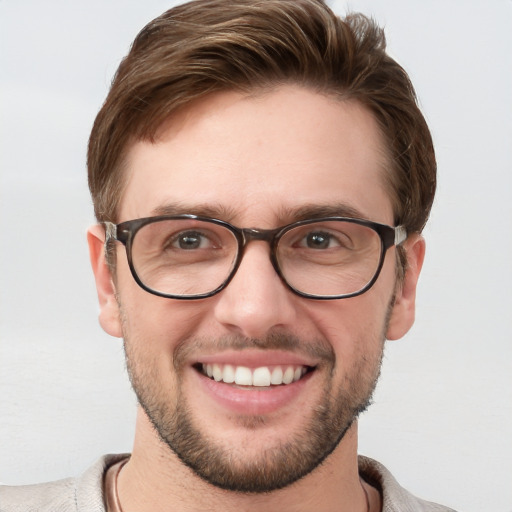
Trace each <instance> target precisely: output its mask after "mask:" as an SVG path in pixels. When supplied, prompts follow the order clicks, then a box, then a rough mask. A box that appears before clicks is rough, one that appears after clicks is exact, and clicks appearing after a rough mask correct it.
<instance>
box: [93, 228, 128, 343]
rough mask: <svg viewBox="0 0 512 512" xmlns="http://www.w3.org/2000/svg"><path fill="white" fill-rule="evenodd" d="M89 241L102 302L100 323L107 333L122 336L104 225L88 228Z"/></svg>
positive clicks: (99, 296)
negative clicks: (106, 254) (107, 258)
mask: <svg viewBox="0 0 512 512" xmlns="http://www.w3.org/2000/svg"><path fill="white" fill-rule="evenodd" d="M87 243H88V244H89V258H90V259H91V265H92V271H93V272H94V278H95V280H96V291H97V292H98V300H99V303H100V315H99V320H100V325H101V327H102V328H103V330H104V331H105V332H106V333H107V334H110V335H111V336H115V337H117V338H121V337H122V328H121V316H120V312H119V305H118V303H117V299H116V291H115V287H114V282H113V280H112V275H111V273H110V269H109V267H108V265H107V262H106V259H105V248H104V246H105V231H104V229H103V227H102V226H100V225H99V224H95V225H94V226H91V227H90V228H89V229H88V230H87Z"/></svg>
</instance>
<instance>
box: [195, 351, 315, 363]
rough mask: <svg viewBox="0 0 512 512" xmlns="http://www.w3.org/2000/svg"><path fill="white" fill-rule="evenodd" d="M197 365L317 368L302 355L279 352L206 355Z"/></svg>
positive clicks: (224, 352)
mask: <svg viewBox="0 0 512 512" xmlns="http://www.w3.org/2000/svg"><path fill="white" fill-rule="evenodd" d="M195 363H196V364H197V363H203V364H219V365H220V364H230V365H232V366H246V367H248V368H259V367H262V366H279V365H281V366H285V365H289V366H292V365H293V366H310V367H311V366H316V365H317V364H318V361H314V360H312V359H311V358H308V357H306V356H304V355H302V354H299V353H294V352H288V351H279V350H257V351H256V350H250V349H248V350H229V351H223V352H220V353H216V354H205V355H202V356H199V357H197V359H196V361H195Z"/></svg>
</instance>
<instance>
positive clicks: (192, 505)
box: [118, 412, 373, 512]
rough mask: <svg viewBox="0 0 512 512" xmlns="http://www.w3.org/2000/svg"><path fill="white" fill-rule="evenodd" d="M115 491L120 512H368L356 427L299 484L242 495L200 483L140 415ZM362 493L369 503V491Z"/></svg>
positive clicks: (142, 414) (368, 489) (143, 415)
mask: <svg viewBox="0 0 512 512" xmlns="http://www.w3.org/2000/svg"><path fill="white" fill-rule="evenodd" d="M118 491H119V499H120V502H121V506H122V509H123V512H133V511H138V512H149V511H150V510H151V511H153V510H159V511H162V512H166V511H171V510H181V511H195V510H210V509H212V508H221V509H222V510H223V511H225V512H231V511H239V510H244V511H248V512H251V511H253V510H254V511H256V510H264V509H268V510H279V511H280V512H288V511H292V510H293V511H294V512H299V511H303V510H304V511H311V510H315V511H318V512H324V511H325V512H327V511H331V510H338V511H340V512H349V511H350V512H354V511H361V512H366V510H367V498H366V495H365V489H364V488H363V486H362V482H361V481H360V478H359V473H358V466H357V424H356V423H354V425H353V426H352V427H351V428H350V430H349V431H348V432H347V434H346V435H345V437H344V438H343V440H342V441H341V443H340V444H339V445H338V447H337V448H336V449H335V450H334V452H333V453H332V454H331V455H329V457H328V458H327V459H326V460H325V461H324V463H323V464H321V465H320V466H319V467H317V468H316V469H315V470H314V471H312V472H311V473H310V474H309V475H307V476H305V477H304V478H302V479H301V480H299V481H298V482H295V483H294V484H292V485H290V486H288V487H286V488H284V489H280V490H277V491H273V492H270V493H265V494H242V493H236V492H231V491H225V490H222V489H219V488H217V487H214V486H212V485H210V484H208V483H207V482H204V481H203V480H201V479H200V478H199V477H198V476H197V475H195V473H193V472H192V471H191V470H190V469H189V468H188V467H186V466H185V465H184V464H183V463H182V462H181V461H180V460H179V459H178V457H177V456H176V455H175V454H174V453H173V452H172V451H171V450H170V449H169V448H168V447H167V446H166V445H164V444H163V443H162V441H161V440H160V439H159V438H158V436H157V434H156V433H155V431H154V429H153V427H152V426H151V425H150V424H149V420H148V419H147V417H146V416H145V414H144V413H142V412H139V415H138V419H137V429H136V436H135V443H134V448H133V452H132V457H131V459H130V460H129V462H128V463H127V464H126V465H125V466H124V468H123V470H122V471H121V474H120V475H119V480H118ZM366 491H367V492H368V493H370V499H371V501H373V497H372V493H371V488H369V487H366Z"/></svg>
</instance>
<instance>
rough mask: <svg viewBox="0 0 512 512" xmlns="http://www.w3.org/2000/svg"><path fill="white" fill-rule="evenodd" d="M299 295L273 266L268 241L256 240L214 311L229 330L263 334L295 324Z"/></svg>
mask: <svg viewBox="0 0 512 512" xmlns="http://www.w3.org/2000/svg"><path fill="white" fill-rule="evenodd" d="M297 299H300V298H299V297H296V296H295V295H293V293H292V292H291V291H290V290H288V288H286V286H285V284H284V283H283V282H282V281H281V279H280V278H279V276H278V275H277V273H276V271H275V269H274V267H273V266H272V263H271V261H270V258H269V246H268V244H267V243H265V242H261V241H253V242H252V243H251V244H249V245H248V246H247V247H246V250H245V253H244V256H243V259H242V262H241V264H240V267H239V268H238V270H237V272H236V274H235V276H234V277H233V279H232V280H231V282H230V283H229V284H228V286H227V287H226V288H225V289H224V290H222V291H221V292H220V293H219V294H218V296H217V302H216V304H215V309H214V314H215V317H216V320H217V321H218V322H219V323H221V324H222V325H223V326H225V327H226V328H227V329H229V330H230V331H232V332H236V333H237V334H240V335H243V336H246V337H249V338H260V337H262V336H264V335H266V334H268V333H269V332H270V331H271V330H272V329H274V328H277V327H280V328H283V327H289V326H293V325H294V324H295V321H296V319H297V313H296V307H295V304H296V302H297Z"/></svg>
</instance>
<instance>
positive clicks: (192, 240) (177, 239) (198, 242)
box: [169, 231, 213, 251]
mask: <svg viewBox="0 0 512 512" xmlns="http://www.w3.org/2000/svg"><path fill="white" fill-rule="evenodd" d="M169 245H170V246H171V247H173V248H174V249H182V250H184V251H191V250H195V249H209V248H211V247H212V246H213V244H212V242H211V240H210V239H209V238H208V237H207V236H206V235H205V234H204V233H201V232H200V231H183V232H181V233H178V234H177V235H175V236H174V237H173V238H172V240H171V242H170V244H169Z"/></svg>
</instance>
